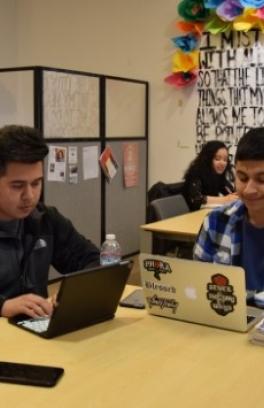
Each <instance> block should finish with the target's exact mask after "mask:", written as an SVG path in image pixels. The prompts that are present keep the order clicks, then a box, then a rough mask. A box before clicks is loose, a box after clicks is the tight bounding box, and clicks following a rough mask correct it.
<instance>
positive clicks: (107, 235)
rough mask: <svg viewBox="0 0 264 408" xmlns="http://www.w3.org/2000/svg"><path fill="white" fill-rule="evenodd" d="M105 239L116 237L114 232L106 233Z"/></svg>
mask: <svg viewBox="0 0 264 408" xmlns="http://www.w3.org/2000/svg"><path fill="white" fill-rule="evenodd" d="M106 239H116V236H115V234H106Z"/></svg>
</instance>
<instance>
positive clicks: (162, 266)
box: [143, 259, 172, 280]
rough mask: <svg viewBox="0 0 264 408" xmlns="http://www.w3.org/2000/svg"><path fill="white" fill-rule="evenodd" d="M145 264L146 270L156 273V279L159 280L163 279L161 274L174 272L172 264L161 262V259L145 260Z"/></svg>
mask: <svg viewBox="0 0 264 408" xmlns="http://www.w3.org/2000/svg"><path fill="white" fill-rule="evenodd" d="M143 264H144V268H145V269H146V270H147V271H148V272H154V277H155V278H156V279H157V280H160V279H161V277H160V275H161V274H165V273H171V272H172V271H171V267H170V264H169V263H168V262H165V261H161V260H159V259H145V260H144V261H143Z"/></svg>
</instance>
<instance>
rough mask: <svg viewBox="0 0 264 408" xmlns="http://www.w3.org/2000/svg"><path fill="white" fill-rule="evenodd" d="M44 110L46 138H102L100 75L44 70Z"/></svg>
mask: <svg viewBox="0 0 264 408" xmlns="http://www.w3.org/2000/svg"><path fill="white" fill-rule="evenodd" d="M43 110H44V112H43V117H44V119H43V123H44V129H43V131H44V137H46V138H95V137H96V138H97V137H99V78H97V77H93V76H88V75H81V74H72V73H71V74H69V73H64V72H57V71H44V75H43Z"/></svg>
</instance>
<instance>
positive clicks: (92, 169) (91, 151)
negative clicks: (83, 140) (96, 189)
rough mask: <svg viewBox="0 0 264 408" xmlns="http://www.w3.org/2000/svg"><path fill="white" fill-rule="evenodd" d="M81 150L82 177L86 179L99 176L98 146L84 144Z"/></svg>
mask: <svg viewBox="0 0 264 408" xmlns="http://www.w3.org/2000/svg"><path fill="white" fill-rule="evenodd" d="M82 152H83V179H84V180H88V179H92V178H97V177H98V176H99V168H98V146H86V147H83V149H82Z"/></svg>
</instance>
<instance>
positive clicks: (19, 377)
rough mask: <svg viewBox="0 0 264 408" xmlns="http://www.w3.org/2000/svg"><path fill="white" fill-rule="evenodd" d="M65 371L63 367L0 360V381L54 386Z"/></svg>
mask: <svg viewBox="0 0 264 408" xmlns="http://www.w3.org/2000/svg"><path fill="white" fill-rule="evenodd" d="M63 373H64V369H63V368H61V367H51V366H44V365H35V364H23V363H13V362H7V361H0V382H7V383H12V384H23V385H36V386H40V387H53V386H54V385H56V384H57V382H58V380H59V379H60V378H61V376H62V375H63Z"/></svg>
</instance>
